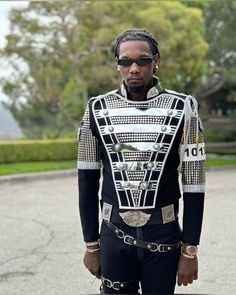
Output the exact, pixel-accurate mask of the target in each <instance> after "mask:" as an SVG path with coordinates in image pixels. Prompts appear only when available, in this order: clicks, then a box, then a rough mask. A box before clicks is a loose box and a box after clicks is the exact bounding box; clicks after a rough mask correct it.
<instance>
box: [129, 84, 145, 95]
mask: <svg viewBox="0 0 236 295" xmlns="http://www.w3.org/2000/svg"><path fill="white" fill-rule="evenodd" d="M145 89H146V87H145V85H127V90H128V92H129V93H141V92H144V91H145Z"/></svg>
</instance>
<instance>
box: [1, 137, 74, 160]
mask: <svg viewBox="0 0 236 295" xmlns="http://www.w3.org/2000/svg"><path fill="white" fill-rule="evenodd" d="M76 156H77V143H76V142H75V140H74V139H57V140H16V141H1V142H0V163H9V162H29V161H46V160H47V161H53V160H73V159H76Z"/></svg>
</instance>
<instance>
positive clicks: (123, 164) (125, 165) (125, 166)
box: [119, 163, 127, 170]
mask: <svg viewBox="0 0 236 295" xmlns="http://www.w3.org/2000/svg"><path fill="white" fill-rule="evenodd" d="M119 169H120V170H126V169H127V164H125V163H121V164H120V165H119Z"/></svg>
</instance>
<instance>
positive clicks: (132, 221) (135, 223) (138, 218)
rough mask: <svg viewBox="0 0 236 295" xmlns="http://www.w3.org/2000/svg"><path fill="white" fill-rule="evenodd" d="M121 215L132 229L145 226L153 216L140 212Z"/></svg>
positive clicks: (133, 211) (134, 211) (128, 212)
mask: <svg viewBox="0 0 236 295" xmlns="http://www.w3.org/2000/svg"><path fill="white" fill-rule="evenodd" d="M119 215H120V217H121V218H122V219H123V221H124V223H125V224H127V225H129V226H132V227H141V226H143V225H145V224H146V223H147V222H148V220H149V219H150V217H151V214H147V213H145V212H143V211H138V210H129V211H126V212H122V213H119Z"/></svg>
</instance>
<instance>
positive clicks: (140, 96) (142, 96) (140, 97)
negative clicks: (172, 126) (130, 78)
mask: <svg viewBox="0 0 236 295" xmlns="http://www.w3.org/2000/svg"><path fill="white" fill-rule="evenodd" d="M153 85H154V81H153V79H152V80H151V81H150V82H149V83H148V85H147V86H146V87H145V89H142V90H141V89H140V91H137V92H133V91H129V87H127V85H125V88H126V91H127V94H128V97H129V99H131V100H136V101H144V100H146V99H147V92H148V90H149V89H150V88H151V87H152V86H153Z"/></svg>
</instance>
